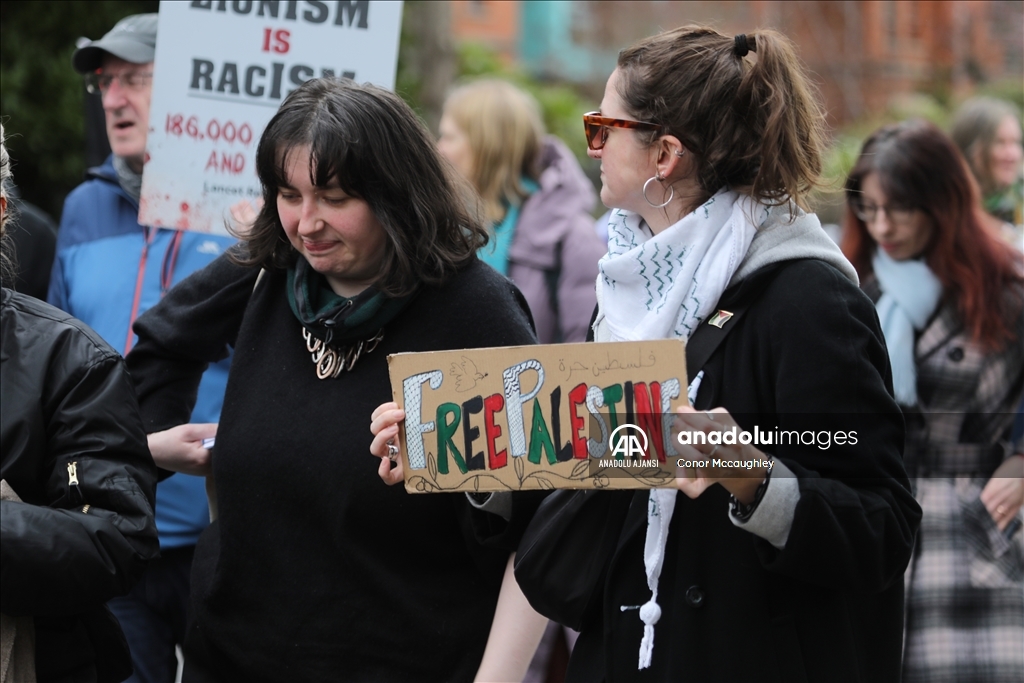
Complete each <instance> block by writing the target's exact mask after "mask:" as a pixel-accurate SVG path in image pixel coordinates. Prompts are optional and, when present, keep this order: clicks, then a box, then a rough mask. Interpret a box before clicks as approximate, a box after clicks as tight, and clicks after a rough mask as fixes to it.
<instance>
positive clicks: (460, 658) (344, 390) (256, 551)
mask: <svg viewBox="0 0 1024 683" xmlns="http://www.w3.org/2000/svg"><path fill="white" fill-rule="evenodd" d="M256 275H257V271H255V270H253V269H243V268H240V267H237V266H234V265H233V264H231V263H230V262H229V261H228V260H227V258H226V257H222V258H220V259H218V260H217V261H215V262H213V263H212V264H211V265H210V266H209V267H208V268H206V269H205V270H203V271H199V272H198V273H196V274H194V275H193V276H191V277H190V278H188V279H187V280H185V281H184V282H182V283H181V284H180V285H179V286H178V287H176V288H175V289H173V290H172V291H171V292H170V293H169V294H168V295H167V297H165V298H164V300H163V301H162V302H161V303H160V304H159V305H157V306H155V307H153V308H152V309H150V310H149V311H148V312H147V313H146V314H145V315H143V316H142V317H140V318H139V320H138V322H137V323H136V326H135V329H136V332H137V333H138V335H139V342H138V344H137V345H136V346H135V349H134V351H133V352H132V354H131V356H130V357H129V367H130V369H131V372H132V375H133V377H134V379H135V381H136V385H137V389H138V391H139V396H140V403H141V405H142V409H143V415H144V419H145V421H146V427H147V430H148V431H156V430H160V429H165V428H168V427H170V426H172V425H175V424H179V423H181V422H184V421H186V420H187V419H188V415H189V410H190V408H191V402H192V400H193V399H194V395H195V388H196V386H197V385H198V383H199V378H200V373H201V372H202V370H203V368H204V367H205V364H206V363H208V362H212V361H216V360H218V359H220V358H223V357H224V355H225V354H226V353H227V351H228V346H229V345H233V346H234V348H235V356H234V360H233V364H232V368H231V374H230V377H229V380H228V386H227V392H226V395H225V400H224V410H223V413H222V415H221V423H220V429H219V431H218V434H217V445H216V447H215V449H214V455H213V470H214V475H215V479H216V487H217V496H218V506H219V510H218V514H219V517H218V519H217V521H216V522H214V524H213V525H211V527H210V528H209V529H208V530H207V531H206V532H205V533H204V534H203V536H202V537H201V538H200V540H199V544H198V546H197V549H196V556H195V563H194V565H193V571H192V615H193V617H194V623H193V624H192V626H191V628H190V632H189V636H188V639H187V642H186V661H187V662H190V664H189V666H190V667H195V668H196V669H202V670H203V671H204V673H206V674H208V675H210V676H211V677H212V678H214V679H220V680H225V681H236V680H246V681H258V680H268V681H285V680H287V681H303V680H360V681H370V680H386V681H400V680H417V681H427V680H470V679H471V678H472V676H473V675H474V673H475V672H476V669H477V667H478V666H479V663H480V658H481V656H482V654H483V649H484V645H485V644H486V640H487V635H488V632H489V627H490V623H491V619H492V616H493V613H494V608H495V604H496V602H497V596H498V590H499V587H500V583H501V578H502V574H503V569H504V565H505V561H506V559H507V557H508V555H509V553H510V552H511V551H512V550H514V549H515V546H516V543H517V542H518V538H519V536H520V532H521V530H522V528H523V527H524V526H525V523H526V522H528V521H529V519H528V518H529V516H530V515H531V514H532V511H533V509H534V508H535V507H536V503H537V502H539V498H538V497H537V496H527V495H517V496H516V497H515V499H514V505H513V516H512V521H511V523H509V524H505V523H504V522H503V521H502V520H500V518H498V517H495V516H493V515H488V514H487V513H483V512H480V511H477V510H474V509H473V508H472V507H471V506H469V504H468V502H467V500H466V498H465V496H463V495H462V494H435V495H429V494H428V495H409V494H407V493H406V492H405V491H404V490H403V488H402V487H401V486H396V487H391V488H389V487H388V486H386V485H385V484H384V483H382V482H381V481H380V479H379V478H378V476H377V465H378V461H377V459H376V458H374V457H373V456H371V455H370V453H369V446H370V441H371V434H370V430H369V423H370V413H371V412H372V411H373V409H374V408H375V407H376V406H378V405H380V404H381V403H384V402H386V401H389V400H391V390H390V383H389V380H388V367H387V356H388V354H392V353H398V352H406V351H435V350H445V349H458V348H475V347H486V346H506V345H522V344H531V343H535V339H534V335H533V332H532V331H531V322H530V319H529V313H528V308H527V307H526V304H525V301H524V300H523V299H522V296H521V295H520V294H519V292H518V290H516V289H515V287H514V286H513V285H512V284H511V283H510V282H509V281H508V280H506V279H505V278H503V277H501V276H500V275H498V274H497V273H496V272H494V271H493V270H492V269H490V268H489V267H487V266H485V265H483V264H482V263H480V262H478V261H477V262H474V263H473V265H471V266H470V267H469V268H467V269H466V270H464V271H463V272H461V273H459V274H458V275H456V276H455V277H453V278H452V279H451V280H450V281H449V282H448V283H447V284H445V285H444V286H443V287H440V288H423V289H421V291H420V292H419V294H418V295H417V296H416V298H415V299H414V300H413V301H412V302H411V303H410V304H409V305H408V307H407V308H406V309H405V310H404V311H403V312H402V313H401V314H399V316H398V317H397V318H396V319H395V320H393V321H392V322H390V323H388V324H387V325H386V326H385V328H384V337H383V340H382V341H381V343H380V345H379V346H378V347H377V348H376V349H375V350H374V351H373V352H372V353H370V354H368V355H364V356H363V358H362V359H360V360H359V361H358V363H357V364H356V365H355V368H354V369H353V370H352V371H351V372H348V373H342V374H341V376H340V377H338V378H337V379H330V380H318V379H317V377H316V373H315V370H314V365H313V363H312V361H311V360H310V354H309V352H308V351H306V348H305V343H304V341H303V339H302V334H301V327H300V325H299V323H298V321H297V320H296V318H295V316H294V315H293V313H292V311H291V309H290V308H289V306H288V302H287V300H286V297H285V274H284V272H283V271H268V272H267V273H266V275H265V276H264V277H263V279H262V280H260V282H259V284H258V286H257V287H256V288H255V290H253V285H254V283H255V281H256Z"/></svg>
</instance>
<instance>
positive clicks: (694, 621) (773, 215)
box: [516, 26, 920, 681]
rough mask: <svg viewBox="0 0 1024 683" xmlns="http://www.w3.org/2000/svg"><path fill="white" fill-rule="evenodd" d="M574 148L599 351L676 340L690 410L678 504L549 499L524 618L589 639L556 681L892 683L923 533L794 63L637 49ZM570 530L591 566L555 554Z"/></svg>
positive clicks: (621, 495)
mask: <svg viewBox="0 0 1024 683" xmlns="http://www.w3.org/2000/svg"><path fill="white" fill-rule="evenodd" d="M585 125H586V133H587V137H588V142H589V146H590V150H591V152H590V154H591V156H592V158H594V159H597V160H599V161H600V162H601V181H602V187H601V199H602V201H603V202H604V203H605V205H606V206H608V207H610V208H612V211H611V215H610V220H609V233H610V240H609V253H608V255H607V256H606V257H605V258H603V259H602V260H601V262H600V266H599V268H600V274H599V276H598V283H597V292H598V309H597V313H596V318H595V321H594V323H593V336H594V338H595V339H596V341H598V342H605V341H640V340H647V339H664V338H678V339H683V340H688V347H687V355H688V365H689V366H691V367H689V368H688V370H689V372H690V379H691V383H690V385H689V388H688V396H689V399H690V403H691V405H692V406H693V407H687V408H682V409H680V411H679V414H678V415H677V416H676V425H675V428H676V430H678V431H679V432H680V434H681V435H682V432H687V433H688V434H687V437H688V438H687V439H683V440H680V441H679V442H678V443H676V444H674V448H675V450H676V451H677V454H676V455H675V456H674V457H673V460H674V461H675V462H676V463H677V466H679V467H680V471H679V478H678V479H676V481H675V486H673V487H671V488H668V489H655V490H652V491H649V492H648V491H643V492H638V493H633V492H610V491H584V492H572V493H568V494H563V493H561V492H556V494H555V495H554V496H552V497H550V498H548V499H547V500H546V501H545V503H543V504H542V506H541V508H540V510H539V511H538V513H537V515H536V516H535V517H534V521H533V523H532V524H531V527H530V529H529V530H528V532H527V540H524V542H523V543H521V544H520V548H519V551H518V553H517V561H516V577H517V579H519V584H520V586H521V587H522V589H523V592H524V593H525V594H526V596H527V598H529V600H530V602H531V604H532V605H533V606H534V607H535V608H536V609H537V610H538V611H539V612H541V613H542V614H545V615H547V616H550V617H552V618H557V619H560V620H562V623H566V624H567V625H570V626H573V627H574V628H578V629H580V630H581V635H580V637H579V640H578V641H577V643H576V647H575V649H574V650H573V653H572V657H571V660H570V664H569V672H568V676H567V680H571V681H596V680H634V679H636V680H651V681H679V680H695V681H702V680H729V681H739V680H742V681H778V680H785V681H789V680H794V681H795V680H861V681H879V680H895V679H896V678H897V677H898V675H899V667H900V650H901V641H902V609H903V588H902V581H901V579H902V575H903V571H904V569H905V567H906V564H907V561H908V559H909V557H910V552H911V545H912V539H913V534H914V531H915V529H916V526H917V521H918V518H919V514H920V512H919V508H918V506H917V504H916V502H915V501H914V499H913V496H912V495H911V492H910V485H909V481H908V479H907V476H906V473H905V471H904V469H903V466H902V462H901V453H900V449H901V445H902V442H903V426H902V425H903V418H902V416H901V415H900V411H899V408H898V406H897V405H896V403H895V402H894V401H893V399H892V396H891V391H892V389H891V384H890V381H889V371H888V364H887V358H886V354H885V346H884V341H883V339H882V334H881V330H880V329H879V327H878V323H877V318H876V316H875V312H874V310H873V309H872V307H871V304H870V301H868V299H867V298H866V297H864V296H863V294H862V293H861V292H860V290H859V289H858V279H857V274H856V272H855V271H854V269H853V267H852V266H851V265H850V263H849V262H848V261H847V260H846V259H845V258H844V257H843V255H842V253H840V252H839V250H838V247H836V246H835V245H834V244H833V243H832V242H831V240H829V238H828V237H827V236H826V235H825V233H824V232H823V231H822V229H821V226H820V223H819V222H818V219H817V218H816V217H815V216H814V215H813V214H810V213H807V212H806V208H805V207H806V205H807V197H808V193H809V191H810V190H811V189H812V188H813V187H814V186H815V184H816V181H817V178H818V174H819V172H820V170H821V153H822V147H823V135H822V130H823V125H824V117H823V114H822V111H821V108H820V106H819V105H818V104H817V102H816V100H815V97H814V94H813V92H812V89H811V86H810V83H809V81H808V79H807V77H806V75H805V73H804V71H803V70H802V68H801V67H800V66H799V62H798V60H797V57H796V55H795V52H794V49H793V46H792V45H791V44H790V43H789V41H788V40H786V39H785V38H784V37H783V36H781V35H780V34H778V33H775V32H773V31H758V32H757V33H756V34H748V35H738V36H735V37H727V36H723V35H721V34H719V33H718V32H716V31H714V30H713V29H709V28H705V27H699V26H687V27H683V28H679V29H676V30H673V31H668V32H665V33H662V34H659V35H656V36H653V37H650V38H647V39H644V40H642V41H640V42H639V43H637V44H635V45H633V46H631V47H629V48H627V49H625V50H623V51H622V52H620V53H619V59H618V66H617V68H616V69H615V71H614V72H613V73H612V74H611V76H610V78H609V79H608V83H607V86H606V88H605V93H604V99H603V100H602V102H601V110H600V111H599V112H595V113H593V114H588V115H587V116H586V117H585ZM702 348H703V349H704V353H705V354H706V355H705V358H706V359H707V360H706V361H703V362H701V361H700V360H698V359H697V356H698V354H700V353H701V351H700V349H702ZM681 391H687V387H681ZM734 426H736V427H739V429H741V430H743V431H746V432H751V433H753V432H754V431H755V428H756V429H757V430H758V432H759V433H760V434H761V437H762V438H761V440H760V441H759V442H758V443H757V444H755V443H752V442H750V441H749V440H748V441H747V442H746V443H744V442H742V441H738V442H737V441H733V442H732V443H730V440H729V439H728V437H727V434H728V433H729V432H731V430H732V428H733V427H734ZM766 431H770V432H772V434H771V435H770V438H768V437H767V436H766V435H765V432H766ZM694 432H703V433H704V434H706V435H707V436H706V437H704V438H703V439H694V438H692V434H693V433H694ZM794 435H795V436H794ZM690 441H696V442H697V443H699V444H700V445H693V446H691V445H684V442H690ZM705 441H706V442H707V443H706V445H705V443H704V442H705ZM687 462H689V463H690V464H689V465H686V463H687ZM679 463H683V464H681V465H680V464H679ZM679 491H682V493H683V494H685V495H677V493H678V492H679ZM567 501H568V502H567ZM559 515H569V516H571V524H572V525H574V527H573V528H578V531H577V532H575V533H585V534H589V535H590V536H591V537H592V538H593V544H592V547H593V552H592V553H591V554H590V555H588V556H587V557H577V556H571V555H570V554H569V553H562V554H560V552H559V551H560V546H559V544H558V543H556V542H555V543H552V542H547V541H546V538H545V533H546V531H547V530H548V529H551V528H556V527H557V526H558V525H557V524H554V523H553V522H552V521H551V520H552V519H556V518H557V517H558V516H559ZM566 533H570V532H566ZM545 543H546V545H545ZM542 545H543V546H544V547H545V552H546V553H547V555H546V557H547V558H548V562H549V563H548V564H547V565H545V567H546V568H547V569H548V570H550V571H548V572H540V571H533V567H532V565H531V560H530V557H531V553H532V552H533V551H534V549H535V548H538V547H540V546H542ZM577 547H580V546H577ZM591 566H596V567H597V571H594V572H590V571H587V568H589V567H591ZM556 570H557V571H556ZM571 572H575V573H576V574H575V575H577V576H579V577H581V578H580V580H579V581H577V582H572V583H571V585H570V586H568V587H566V586H565V585H557V584H553V583H552V582H551V580H550V577H552V576H556V575H557V576H565V575H567V574H570V573H571ZM584 576H591V577H593V581H592V583H583V579H582V577H584Z"/></svg>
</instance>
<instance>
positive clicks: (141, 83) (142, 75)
mask: <svg viewBox="0 0 1024 683" xmlns="http://www.w3.org/2000/svg"><path fill="white" fill-rule="evenodd" d="M152 78H153V72H152V71H126V72H123V73H120V74H108V73H104V72H103V71H100V70H99V69H97V70H96V71H94V72H92V73H89V74H86V75H85V89H86V90H88V91H89V92H90V93H93V94H95V93H101V94H106V92H107V91H108V90H110V86H111V84H112V83H113V82H114V80H115V79H117V81H118V83H120V84H121V87H122V88H125V89H126V90H141V89H142V88H143V87H145V85H146V84H147V83H149V81H150V79H152Z"/></svg>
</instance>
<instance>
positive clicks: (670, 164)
mask: <svg viewBox="0 0 1024 683" xmlns="http://www.w3.org/2000/svg"><path fill="white" fill-rule="evenodd" d="M655 145H656V150H657V154H658V158H657V164H658V174H659V175H660V176H661V177H662V178H677V177H679V176H682V175H685V169H686V168H688V167H689V164H687V163H685V162H684V159H686V158H687V157H688V156H689V155H690V150H688V149H687V148H686V147H685V146H684V145H683V143H682V142H680V141H679V138H677V137H676V136H675V135H662V136H661V137H660V138H658V141H657V142H656V143H655Z"/></svg>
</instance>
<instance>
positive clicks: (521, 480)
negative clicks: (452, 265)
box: [388, 339, 687, 493]
mask: <svg viewBox="0 0 1024 683" xmlns="http://www.w3.org/2000/svg"><path fill="white" fill-rule="evenodd" d="M388 365H389V371H390V374H391V391H392V394H393V396H394V400H395V401H396V402H397V403H398V405H399V406H400V407H401V408H402V409H403V410H405V415H406V416H405V421H404V423H403V425H402V428H401V431H400V435H401V445H402V449H401V458H402V465H403V468H404V472H405V487H406V490H407V491H409V492H410V493H435V492H443V491H517V490H525V489H553V488H610V489H623V488H625V489H635V488H652V487H657V486H665V485H670V484H671V483H672V480H673V479H674V478H675V476H676V474H675V473H676V467H675V460H676V458H675V457H673V456H675V455H676V450H675V448H673V444H672V438H671V426H672V425H671V422H672V420H671V415H670V414H671V413H673V412H674V411H675V408H677V407H679V406H681V405H686V404H687V399H686V355H685V351H684V346H683V342H682V341H680V340H677V339H670V340H658V341H644V342H615V343H603V344H552V345H542V346H516V347H506V348H491V349H467V350H462V351H441V352H436V353H403V354H395V355H392V356H388Z"/></svg>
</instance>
